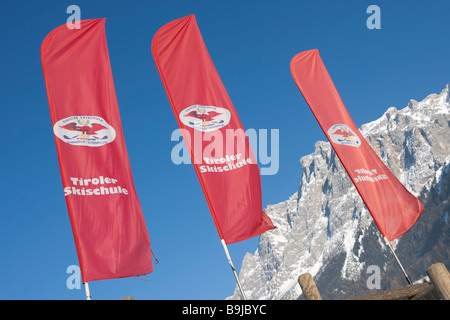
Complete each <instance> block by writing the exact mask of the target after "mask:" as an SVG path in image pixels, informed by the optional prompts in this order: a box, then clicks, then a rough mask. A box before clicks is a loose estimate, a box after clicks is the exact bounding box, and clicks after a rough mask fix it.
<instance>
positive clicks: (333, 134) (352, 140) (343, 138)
mask: <svg viewBox="0 0 450 320" xmlns="http://www.w3.org/2000/svg"><path fill="white" fill-rule="evenodd" d="M327 133H328V136H329V137H330V139H331V141H333V142H334V143H337V144H342V145H344V146H352V147H360V146H361V140H360V139H359V137H358V136H357V135H356V133H354V132H353V131H352V130H351V129H350V128H349V127H347V125H345V124H335V125H332V126H331V127H330V129H328V131H327Z"/></svg>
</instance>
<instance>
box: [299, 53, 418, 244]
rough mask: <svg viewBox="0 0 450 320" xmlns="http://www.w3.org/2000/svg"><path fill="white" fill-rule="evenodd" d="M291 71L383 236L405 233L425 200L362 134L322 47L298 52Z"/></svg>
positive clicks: (387, 237) (390, 238) (414, 220)
mask: <svg viewBox="0 0 450 320" xmlns="http://www.w3.org/2000/svg"><path fill="white" fill-rule="evenodd" d="M291 73H292V76H293V78H294V80H295V83H296V84H297V86H298V88H299V89H300V91H301V93H302V95H303V97H304V98H305V100H306V102H307V103H308V105H309V107H310V109H311V111H312V112H313V114H314V116H315V117H316V119H317V121H318V122H319V125H320V126H321V128H322V130H323V131H324V133H325V135H326V136H327V138H328V140H329V141H330V143H331V146H332V147H333V149H334V151H335V152H336V154H337V156H338V157H339V159H340V161H341V163H342V164H343V166H344V168H345V170H346V171H347V173H348V175H349V176H350V178H351V179H352V182H353V184H354V185H355V187H356V189H357V190H358V192H359V194H360V196H361V197H362V199H363V201H364V203H365V205H366V207H367V209H368V210H369V212H370V214H371V215H372V217H373V219H374V221H375V223H376V225H377V227H378V228H379V230H380V232H381V233H382V235H383V236H384V237H386V239H387V240H388V241H392V240H394V239H396V238H398V237H401V236H402V235H403V234H405V233H406V232H407V231H408V230H409V229H410V228H411V227H412V226H413V224H414V223H415V222H416V221H417V219H418V218H419V217H420V216H421V214H422V213H423V212H424V210H425V209H424V207H423V205H422V203H421V202H420V201H419V199H417V198H416V197H414V196H413V195H412V194H411V193H410V192H409V191H408V190H406V188H405V187H404V186H403V185H402V184H401V183H400V181H398V179H397V178H396V177H395V176H394V174H393V173H392V172H391V171H390V170H389V169H388V168H387V167H386V166H385V164H384V163H383V162H382V161H381V159H380V158H379V157H378V155H377V154H376V153H375V151H373V149H372V148H371V147H370V145H369V143H368V142H367V141H366V140H365V139H364V137H363V136H362V135H361V133H360V132H359V130H358V128H357V127H356V125H355V123H354V122H353V120H352V118H351V117H350V115H349V113H348V111H347V109H346V107H345V105H344V103H343V102H342V100H341V98H340V96H339V93H338V92H337V90H336V88H335V86H334V84H333V82H332V80H331V78H330V76H329V74H328V72H327V70H326V68H325V66H324V64H323V62H322V59H321V58H320V55H319V51H318V50H316V49H315V50H309V51H305V52H301V53H299V54H297V55H296V56H295V57H294V58H293V59H292V61H291Z"/></svg>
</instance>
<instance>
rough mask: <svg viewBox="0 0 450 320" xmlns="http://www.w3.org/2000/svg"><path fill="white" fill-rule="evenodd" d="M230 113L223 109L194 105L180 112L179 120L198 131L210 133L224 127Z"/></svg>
mask: <svg viewBox="0 0 450 320" xmlns="http://www.w3.org/2000/svg"><path fill="white" fill-rule="evenodd" d="M230 119H231V113H230V111H228V110H227V109H225V108H220V107H214V106H203V105H200V104H195V105H192V106H190V107H187V108H186V109H184V110H183V111H181V112H180V120H181V122H182V123H183V124H185V125H186V126H188V127H191V128H194V129H195V130H198V131H203V132H211V131H215V130H218V129H220V128H223V127H225V126H226V125H227V124H228V123H229V122H230Z"/></svg>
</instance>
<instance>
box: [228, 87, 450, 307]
mask: <svg viewBox="0 0 450 320" xmlns="http://www.w3.org/2000/svg"><path fill="white" fill-rule="evenodd" d="M449 109H450V96H449V85H447V86H446V88H445V89H444V90H443V91H442V92H441V93H440V94H431V95H429V96H428V97H426V98H425V99H424V100H423V101H421V102H417V101H415V100H411V101H410V102H409V104H408V105H407V106H406V107H405V108H403V109H401V110H397V109H396V108H394V107H392V108H389V109H388V110H387V111H386V113H385V114H384V115H383V116H382V117H381V118H379V119H378V120H375V121H373V122H370V123H368V124H365V125H363V126H362V127H361V128H360V131H361V133H362V134H363V136H364V137H365V138H366V140H367V141H368V142H369V143H370V145H371V146H372V148H373V149H374V150H375V151H376V152H377V154H378V155H379V156H380V157H381V159H382V160H383V161H384V163H385V164H386V165H387V166H388V168H389V169H390V170H391V171H392V172H393V173H394V174H395V175H396V176H397V177H398V179H399V180H400V181H401V182H402V183H403V185H404V186H405V187H406V188H407V189H408V190H409V191H410V192H412V193H413V194H414V195H416V196H418V197H419V199H421V201H422V203H423V204H424V205H425V208H426V211H425V213H424V214H423V215H422V217H421V218H420V219H419V221H418V222H417V223H416V224H415V225H414V226H413V228H411V230H410V231H409V232H408V233H407V234H406V235H404V236H403V237H402V238H400V239H398V240H396V241H394V242H393V244H394V246H395V247H396V248H397V249H396V251H397V252H398V254H399V255H400V253H402V254H403V255H402V256H401V257H400V259H401V260H402V262H403V263H404V265H405V268H406V269H407V272H409V273H410V277H411V278H412V279H413V280H417V279H418V278H419V277H421V276H423V275H425V271H426V268H427V267H428V266H429V265H431V264H432V263H435V262H443V263H448V262H449V260H448V259H449V254H448V253H449V247H450V242H448V237H449V236H448V235H449V233H450V232H449V224H448V223H447V222H448V210H449V204H448V202H449V201H448V189H449V188H450V187H449V176H450V175H448V168H449V163H450V140H449V138H450V129H449V121H450V117H449ZM300 164H301V170H302V175H301V181H300V186H299V188H298V191H297V192H296V193H294V194H293V195H292V196H291V197H290V198H289V200H286V201H284V202H282V203H279V204H275V205H270V206H268V207H267V208H266V209H265V212H266V213H267V214H268V215H269V216H270V217H271V219H272V221H273V222H274V224H275V225H276V226H277V228H276V229H274V230H270V231H268V232H266V233H264V234H263V235H261V237H260V240H259V245H258V249H257V250H256V252H255V253H254V254H250V253H247V255H246V256H245V257H244V260H243V262H242V266H241V270H240V279H241V282H242V285H243V287H244V290H245V293H246V295H247V298H249V299H299V298H300V299H301V298H302V296H301V289H300V286H299V285H298V280H297V279H298V276H299V275H301V274H303V273H306V272H308V273H310V274H311V275H312V276H313V278H314V279H315V281H316V283H317V285H318V288H319V291H320V292H321V295H322V297H323V298H324V299H340V298H345V297H352V296H356V295H359V294H360V293H367V290H368V289H367V285H366V280H367V278H368V276H369V274H368V271H367V267H368V266H369V265H377V266H379V267H380V269H381V270H382V274H381V277H382V281H381V282H382V286H383V287H387V288H391V287H393V286H403V285H406V282H405V281H404V278H403V276H402V273H401V271H400V269H399V268H398V266H396V265H395V262H394V261H393V260H392V254H391V252H390V251H389V250H387V249H386V246H385V244H384V241H383V239H382V237H381V235H380V233H379V232H378V229H377V228H376V226H375V224H374V223H373V220H372V218H371V216H370V214H369V212H368V211H367V209H366V208H365V206H364V203H363V202H362V200H361V198H360V196H359V195H358V193H357V191H356V189H355V188H354V186H353V184H352V182H351V180H350V178H349V177H348V176H347V173H346V172H345V170H344V168H343V166H342V164H341V163H340V161H339V159H338V157H337V156H336V154H335V153H334V151H333V150H332V148H331V146H330V144H329V143H328V142H323V141H319V142H317V143H316V145H315V151H314V153H312V154H310V155H307V156H304V157H302V158H301V159H300ZM443 189H445V193H446V194H443V193H444V191H442V190H443ZM438 198H439V199H438ZM443 237H447V238H445V239H443ZM434 259H440V260H439V261H434ZM445 259H447V260H446V261H442V260H445ZM420 261H422V262H421V263H420ZM427 263H429V264H428V265H427ZM393 279H394V280H393ZM402 281H403V282H402ZM382 289H383V288H382ZM229 299H240V293H239V290H238V288H236V290H235V292H234V294H233V295H232V296H231V297H229Z"/></svg>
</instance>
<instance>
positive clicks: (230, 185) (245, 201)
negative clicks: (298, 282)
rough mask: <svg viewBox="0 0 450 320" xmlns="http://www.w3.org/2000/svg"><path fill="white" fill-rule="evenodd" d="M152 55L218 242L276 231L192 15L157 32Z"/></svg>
mask: <svg viewBox="0 0 450 320" xmlns="http://www.w3.org/2000/svg"><path fill="white" fill-rule="evenodd" d="M152 53H153V58H154V59H155V63H156V66H157V68H158V71H159V74H160V76H161V79H162V82H163V84H164V88H165V90H166V93H167V96H168V98H169V101H170V104H171V106H172V110H173V112H174V114H175V118H176V120H177V122H178V125H179V127H180V129H181V132H182V135H183V140H184V142H185V144H186V147H187V149H188V150H189V152H190V155H191V159H192V162H193V165H194V168H195V171H196V173H197V176H198V178H199V181H200V185H201V186H202V189H203V192H204V194H205V197H206V201H207V203H208V206H209V209H210V211H211V215H212V217H213V220H214V223H215V226H216V228H217V230H218V232H219V236H220V238H221V239H222V240H224V241H225V242H226V243H227V244H230V243H234V242H238V241H242V240H245V239H248V238H251V237H254V236H257V235H260V234H261V233H263V232H265V231H267V230H269V229H273V228H275V227H274V226H273V224H272V222H271V220H270V218H269V217H268V216H267V215H266V214H265V213H264V212H263V211H262V203H261V177H260V174H259V169H258V165H257V162H256V158H255V156H254V154H253V151H252V149H251V147H250V145H249V143H248V138H247V135H246V134H245V131H244V129H243V127H242V124H241V122H240V120H239V117H238V115H237V113H236V110H235V109H234V107H233V104H232V103H231V100H230V98H229V96H228V94H227V92H226V90H225V87H224V86H223V84H222V82H221V80H220V77H219V75H218V73H217V71H216V69H215V67H214V64H213V62H212V60H211V58H210V56H209V53H208V51H207V49H206V46H205V44H204V42H203V39H202V36H201V34H200V30H199V29H198V26H197V22H196V19H195V16H194V15H190V16H187V17H184V18H180V19H177V20H175V21H172V22H170V23H168V24H166V25H165V26H163V27H162V28H161V29H160V30H158V32H157V33H156V34H155V36H154V38H153V41H152ZM205 141H209V142H210V143H206V145H205V143H204V142H205Z"/></svg>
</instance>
